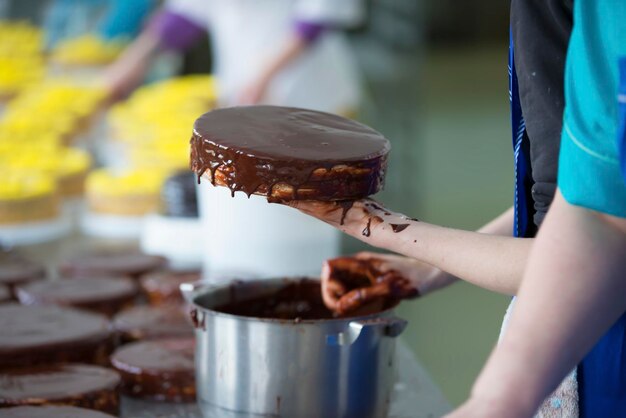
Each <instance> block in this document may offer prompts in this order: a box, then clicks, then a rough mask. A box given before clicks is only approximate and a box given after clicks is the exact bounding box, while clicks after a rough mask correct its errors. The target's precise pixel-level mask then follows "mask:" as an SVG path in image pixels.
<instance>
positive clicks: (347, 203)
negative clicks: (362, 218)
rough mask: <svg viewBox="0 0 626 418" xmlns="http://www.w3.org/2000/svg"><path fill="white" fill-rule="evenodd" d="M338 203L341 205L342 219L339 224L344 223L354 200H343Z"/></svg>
mask: <svg viewBox="0 0 626 418" xmlns="http://www.w3.org/2000/svg"><path fill="white" fill-rule="evenodd" d="M337 204H338V205H339V206H341V221H339V225H343V222H344V221H345V220H346V215H347V214H348V211H349V210H350V209H352V206H354V200H342V201H339V202H337Z"/></svg>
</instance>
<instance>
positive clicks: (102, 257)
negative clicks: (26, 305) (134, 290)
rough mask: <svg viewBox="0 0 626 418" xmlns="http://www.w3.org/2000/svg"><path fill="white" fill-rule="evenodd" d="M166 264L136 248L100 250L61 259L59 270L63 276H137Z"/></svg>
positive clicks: (160, 259)
mask: <svg viewBox="0 0 626 418" xmlns="http://www.w3.org/2000/svg"><path fill="white" fill-rule="evenodd" d="M166 265H167V260H166V259H165V258H163V257H160V256H157V255H148V254H143V253H140V252H137V251H136V250H130V251H121V250H101V251H94V252H90V253H86V254H77V255H76V256H73V257H71V258H68V259H66V260H64V261H62V262H61V263H60V265H59V272H60V273H61V275H63V276H67V277H76V276H89V275H103V274H106V275H113V276H129V277H133V278H139V277H140V276H141V275H143V274H146V273H149V272H153V271H156V270H159V269H162V268H165V266H166Z"/></svg>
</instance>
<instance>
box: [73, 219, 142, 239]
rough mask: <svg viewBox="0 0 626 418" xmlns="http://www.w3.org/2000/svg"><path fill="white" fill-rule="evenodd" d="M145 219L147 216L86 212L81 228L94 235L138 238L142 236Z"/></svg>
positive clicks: (87, 233) (114, 237)
mask: <svg viewBox="0 0 626 418" xmlns="http://www.w3.org/2000/svg"><path fill="white" fill-rule="evenodd" d="M144 219H145V216H122V215H104V214H99V213H93V212H86V213H85V214H84V215H83V218H82V220H81V229H82V231H83V232H84V233H85V234H86V235H90V236H92V237H99V238H113V239H128V240H136V239H139V237H141V231H142V230H143V225H144Z"/></svg>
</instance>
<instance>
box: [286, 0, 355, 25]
mask: <svg viewBox="0 0 626 418" xmlns="http://www.w3.org/2000/svg"><path fill="white" fill-rule="evenodd" d="M295 3H296V4H295V8H294V19H296V20H303V21H306V22H312V23H321V24H330V25H333V26H342V27H353V26H357V25H359V24H360V23H362V22H363V21H364V19H365V5H364V4H363V1H362V0H296V2H295Z"/></svg>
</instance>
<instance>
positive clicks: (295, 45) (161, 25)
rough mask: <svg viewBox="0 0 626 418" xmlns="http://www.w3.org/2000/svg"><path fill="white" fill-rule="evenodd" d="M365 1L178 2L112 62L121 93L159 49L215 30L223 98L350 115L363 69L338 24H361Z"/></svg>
mask: <svg viewBox="0 0 626 418" xmlns="http://www.w3.org/2000/svg"><path fill="white" fill-rule="evenodd" d="M364 12H365V10H364V8H363V5H362V4H361V2H360V1H358V0H348V1H342V2H336V1H331V0H273V1H270V2H258V1H254V0H236V1H232V0H214V1H198V0H196V1H194V0H172V1H169V2H167V3H166V4H165V6H164V7H163V9H162V10H161V12H160V13H158V14H157V15H156V16H155V17H154V18H153V19H152V20H151V22H150V23H149V25H148V26H147V28H146V29H145V30H144V31H143V33H142V34H141V35H140V36H139V37H138V38H137V40H136V41H135V42H134V43H133V44H132V45H130V46H129V48H128V49H127V50H126V52H125V53H124V54H123V55H122V57H121V58H120V59H119V60H118V61H117V62H116V63H115V64H114V65H112V66H111V68H109V70H108V72H107V75H106V79H107V83H108V87H109V89H110V93H111V94H112V95H113V96H114V97H121V96H124V95H125V94H127V93H128V92H129V91H131V90H132V89H133V88H134V87H136V86H137V85H138V84H139V83H140V82H141V81H142V80H143V78H144V76H145V73H146V71H147V69H148V68H149V64H150V62H151V60H152V58H153V57H154V56H155V54H156V53H157V52H158V51H160V50H168V49H169V50H172V49H174V50H184V49H186V48H189V47H190V46H191V45H193V44H194V43H195V42H196V41H197V40H198V39H199V38H201V37H202V36H206V33H207V32H209V33H210V35H211V40H212V50H213V64H214V75H215V76H216V79H217V80H218V83H219V84H218V89H219V93H218V94H219V104H220V105H221V106H230V105H238V104H256V103H265V104H276V105H286V106H297V107H307V108H312V109H317V110H324V111H330V112H336V113H343V114H351V113H353V112H354V111H355V109H356V108H357V106H358V103H359V98H360V92H359V74H358V71H357V67H356V65H355V63H354V60H353V57H352V55H351V52H350V48H349V46H348V44H347V42H346V39H345V38H344V36H343V35H342V34H341V33H339V32H338V31H336V30H335V29H338V28H342V27H343V28H345V27H352V26H355V25H358V24H360V23H361V22H362V19H363V16H364Z"/></svg>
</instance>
